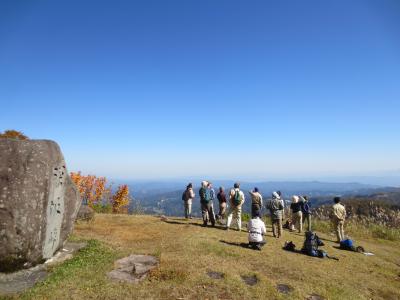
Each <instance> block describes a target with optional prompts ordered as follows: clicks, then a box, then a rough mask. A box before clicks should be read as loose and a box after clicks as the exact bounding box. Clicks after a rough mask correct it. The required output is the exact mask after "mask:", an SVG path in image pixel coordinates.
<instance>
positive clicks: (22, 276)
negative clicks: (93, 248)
mask: <svg viewBox="0 0 400 300" xmlns="http://www.w3.org/2000/svg"><path fill="white" fill-rule="evenodd" d="M85 246H86V243H72V242H68V243H66V244H65V245H64V247H63V249H62V250H60V251H58V252H57V253H56V255H55V256H54V257H52V258H50V259H49V260H47V261H46V262H45V263H44V264H40V265H37V266H35V267H33V268H30V269H26V270H20V271H18V272H14V273H0V296H5V295H15V294H18V293H21V292H24V291H26V290H27V289H30V288H31V287H33V286H34V285H35V284H36V283H37V282H40V281H43V280H44V279H46V277H47V274H48V272H47V267H48V266H53V265H56V264H59V263H62V262H64V261H66V260H68V259H71V258H72V257H73V254H74V253H76V252H77V251H79V250H80V249H82V248H84V247H85Z"/></svg>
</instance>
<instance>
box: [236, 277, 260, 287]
mask: <svg viewBox="0 0 400 300" xmlns="http://www.w3.org/2000/svg"><path fill="white" fill-rule="evenodd" d="M240 277H242V280H243V281H244V282H245V283H246V284H247V285H250V286H253V285H256V284H257V282H258V278H257V276H255V275H250V276H247V275H242V276H240Z"/></svg>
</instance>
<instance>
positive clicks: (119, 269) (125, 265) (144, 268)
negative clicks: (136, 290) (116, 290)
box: [107, 255, 158, 284]
mask: <svg viewBox="0 0 400 300" xmlns="http://www.w3.org/2000/svg"><path fill="white" fill-rule="evenodd" d="M157 265H158V260H157V258H155V257H154V256H149V255H131V256H128V257H125V258H122V259H120V260H117V261H116V262H115V269H114V270H113V271H111V272H109V273H108V274H107V276H108V278H110V279H111V280H113V281H119V282H128V283H134V284H135V283H139V282H140V281H142V280H144V279H145V278H146V276H147V274H148V273H149V272H150V270H152V269H154V268H156V267H157Z"/></svg>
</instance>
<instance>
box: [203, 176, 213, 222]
mask: <svg viewBox="0 0 400 300" xmlns="http://www.w3.org/2000/svg"><path fill="white" fill-rule="evenodd" d="M214 194H215V193H214V190H213V189H212V185H211V183H209V182H207V181H203V182H202V183H201V188H200V190H199V195H200V205H201V215H202V217H203V226H204V227H205V226H207V224H208V221H210V222H211V225H212V226H213V227H214V226H215V215H214V207H213V200H214Z"/></svg>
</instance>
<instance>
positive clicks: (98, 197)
mask: <svg viewBox="0 0 400 300" xmlns="http://www.w3.org/2000/svg"><path fill="white" fill-rule="evenodd" d="M71 179H72V181H73V182H74V183H75V185H76V186H77V188H78V191H79V193H80V195H81V198H82V201H83V203H84V204H86V205H88V206H90V207H91V208H93V209H94V210H95V211H96V212H104V213H111V212H113V213H128V206H129V202H130V200H131V197H130V195H129V188H128V186H127V185H121V186H119V187H118V189H117V191H116V192H115V193H114V194H112V185H111V184H110V185H107V179H106V178H105V177H96V176H94V175H87V176H84V175H82V174H81V172H77V173H74V172H71Z"/></svg>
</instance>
